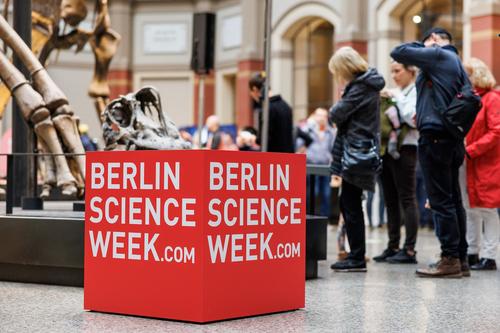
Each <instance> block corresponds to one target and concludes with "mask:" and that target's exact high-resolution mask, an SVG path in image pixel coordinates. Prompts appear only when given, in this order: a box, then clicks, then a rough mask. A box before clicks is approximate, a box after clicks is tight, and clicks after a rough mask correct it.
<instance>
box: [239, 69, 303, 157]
mask: <svg viewBox="0 0 500 333" xmlns="http://www.w3.org/2000/svg"><path fill="white" fill-rule="evenodd" d="M264 81H265V78H264V77H263V76H262V75H261V74H256V75H254V76H253V77H252V78H251V79H250V82H249V88H250V96H251V97H252V99H253V100H254V101H255V103H256V104H257V105H259V107H260V108H261V107H262V105H261V103H262V100H263V98H264V96H263V91H264V89H263V87H264ZM262 119H263V116H262V110H260V112H259V135H260V136H261V137H262ZM268 133H269V135H268V141H267V150H268V151H269V152H281V153H293V152H295V149H294V148H295V147H294V142H293V115H292V108H291V107H290V106H289V105H288V104H287V102H285V100H284V99H283V98H281V95H274V96H270V97H269V132H268Z"/></svg>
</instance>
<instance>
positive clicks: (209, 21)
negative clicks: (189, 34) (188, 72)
mask: <svg viewBox="0 0 500 333" xmlns="http://www.w3.org/2000/svg"><path fill="white" fill-rule="evenodd" d="M214 51H215V14H213V13H196V14H194V17H193V49H192V55H191V69H192V70H193V71H195V72H196V73H197V74H208V72H209V71H210V70H211V69H213V68H214Z"/></svg>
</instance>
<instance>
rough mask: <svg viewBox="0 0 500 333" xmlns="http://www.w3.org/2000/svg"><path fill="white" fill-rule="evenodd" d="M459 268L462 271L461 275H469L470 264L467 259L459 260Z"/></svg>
mask: <svg viewBox="0 0 500 333" xmlns="http://www.w3.org/2000/svg"><path fill="white" fill-rule="evenodd" d="M460 270H461V271H462V276H463V277H470V266H469V262H468V260H467V259H465V260H460Z"/></svg>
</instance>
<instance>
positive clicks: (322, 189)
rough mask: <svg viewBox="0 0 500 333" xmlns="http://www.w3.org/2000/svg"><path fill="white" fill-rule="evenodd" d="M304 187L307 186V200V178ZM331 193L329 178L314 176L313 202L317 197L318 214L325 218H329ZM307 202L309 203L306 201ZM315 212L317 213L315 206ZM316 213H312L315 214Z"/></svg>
mask: <svg viewBox="0 0 500 333" xmlns="http://www.w3.org/2000/svg"><path fill="white" fill-rule="evenodd" d="M306 186H307V191H306V192H307V198H308V200H309V189H310V186H311V184H310V182H309V176H308V177H307V181H306ZM331 192H332V189H331V187H330V177H328V176H314V196H315V197H314V200H316V198H317V197H318V196H319V200H320V205H319V210H320V211H319V214H320V215H321V216H326V217H330V215H331V205H330V202H331ZM308 202H309V201H308ZM315 211H316V212H317V206H316V209H315ZM316 212H314V213H315V214H316Z"/></svg>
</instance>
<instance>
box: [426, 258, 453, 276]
mask: <svg viewBox="0 0 500 333" xmlns="http://www.w3.org/2000/svg"><path fill="white" fill-rule="evenodd" d="M416 273H417V276H419V277H427V278H461V277H462V267H461V264H460V260H459V259H458V258H452V257H442V258H441V260H439V261H438V262H437V263H436V264H433V265H429V267H428V268H419V269H417V272H416Z"/></svg>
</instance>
